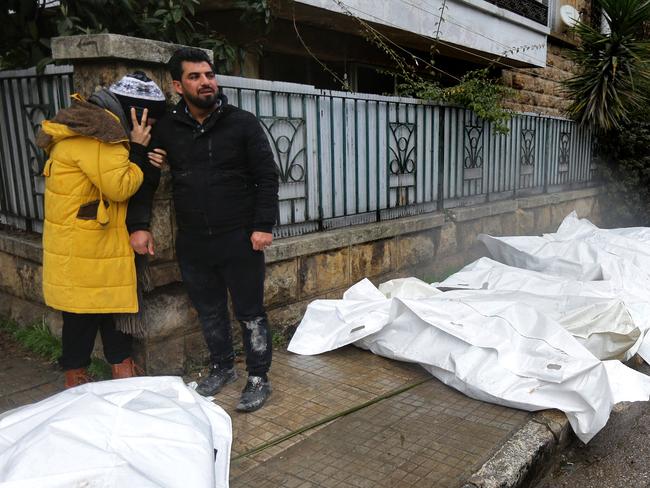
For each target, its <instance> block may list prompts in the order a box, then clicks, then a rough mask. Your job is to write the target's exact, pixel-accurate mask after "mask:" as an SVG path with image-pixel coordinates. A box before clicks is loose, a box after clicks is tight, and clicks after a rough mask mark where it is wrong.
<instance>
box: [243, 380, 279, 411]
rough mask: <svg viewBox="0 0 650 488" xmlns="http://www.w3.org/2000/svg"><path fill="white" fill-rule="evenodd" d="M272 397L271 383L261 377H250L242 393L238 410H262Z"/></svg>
mask: <svg viewBox="0 0 650 488" xmlns="http://www.w3.org/2000/svg"><path fill="white" fill-rule="evenodd" d="M270 395H271V382H270V381H269V380H265V379H264V378H262V377H261V376H249V377H248V381H247V382H246V386H245V387H244V389H243V390H242V392H241V397H240V398H239V403H238V404H237V410H238V411H240V412H254V411H255V410H258V409H260V408H262V406H263V405H264V402H266V399H267V398H268V397H269V396H270Z"/></svg>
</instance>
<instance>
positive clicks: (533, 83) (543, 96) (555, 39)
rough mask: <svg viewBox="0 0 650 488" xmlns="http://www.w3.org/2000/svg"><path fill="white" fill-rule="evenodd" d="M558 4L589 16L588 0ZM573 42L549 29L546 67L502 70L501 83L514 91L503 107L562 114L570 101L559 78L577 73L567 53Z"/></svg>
mask: <svg viewBox="0 0 650 488" xmlns="http://www.w3.org/2000/svg"><path fill="white" fill-rule="evenodd" d="M561 3H562V5H572V6H573V7H575V8H576V9H577V10H578V11H579V12H580V14H581V16H582V18H583V19H585V20H586V19H587V18H588V16H589V15H590V12H591V9H590V5H591V1H590V0H562V2H561ZM576 45H577V43H576V39H575V37H574V36H573V35H572V34H570V33H568V32H566V31H553V32H552V33H551V35H550V36H549V37H548V51H547V56H546V67H544V68H529V69H505V70H503V72H502V82H503V84H504V85H506V86H509V87H512V88H514V89H515V90H516V91H517V93H516V95H515V96H514V97H513V98H512V99H511V100H509V101H508V102H507V103H506V106H507V107H508V108H510V109H512V110H514V111H517V112H533V113H540V114H545V115H552V116H564V115H565V110H566V108H567V107H568V105H569V103H570V100H569V99H568V98H567V96H566V95H565V94H564V93H563V86H562V81H563V80H566V79H568V78H570V77H571V76H573V75H575V74H576V72H577V71H576V67H575V63H574V62H573V61H572V60H571V59H570V57H569V55H568V50H569V49H572V48H575V46H576Z"/></svg>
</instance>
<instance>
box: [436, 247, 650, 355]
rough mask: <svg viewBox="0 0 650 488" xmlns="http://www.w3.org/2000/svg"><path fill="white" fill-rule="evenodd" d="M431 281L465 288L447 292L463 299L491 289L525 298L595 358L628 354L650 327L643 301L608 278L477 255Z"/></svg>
mask: <svg viewBox="0 0 650 488" xmlns="http://www.w3.org/2000/svg"><path fill="white" fill-rule="evenodd" d="M436 285H437V286H438V287H440V288H442V289H455V290H463V289H464V290H468V291H467V292H464V293H463V292H461V291H454V292H452V293H454V294H457V295H458V294H460V295H458V296H464V297H467V299H471V297H472V296H473V295H477V294H478V295H482V294H483V295H484V294H495V295H496V296H498V297H499V299H501V300H512V301H519V302H523V303H526V304H527V305H530V306H532V307H533V308H535V309H536V310H537V311H538V312H540V313H542V314H544V315H546V316H548V317H550V318H552V319H553V320H555V321H557V322H558V323H559V324H561V325H562V326H563V327H564V328H565V329H567V330H568V331H569V332H570V333H571V334H572V335H573V336H574V337H575V338H576V339H577V340H578V342H580V343H581V344H582V345H583V346H585V347H586V348H587V349H588V350H589V351H590V352H591V353H592V354H594V355H595V356H596V357H597V358H598V359H620V360H628V359H630V358H631V357H632V356H633V355H634V354H635V353H636V352H637V351H638V349H639V347H640V346H641V342H642V339H643V334H644V333H645V331H646V330H647V329H648V327H650V315H649V314H648V312H649V311H648V306H647V303H639V301H638V299H637V298H636V297H634V296H630V295H629V294H628V293H627V292H625V291H624V290H622V289H620V288H618V287H617V286H615V285H614V283H613V282H611V281H578V280H572V279H568V278H562V277H558V276H552V275H547V274H544V273H540V272H537V271H530V270H524V269H519V268H514V267H511V266H507V265H505V264H502V263H499V262H497V261H493V260H491V259H489V258H481V259H479V260H478V261H475V262H473V263H471V264H469V265H468V266H466V267H465V268H463V269H462V270H460V271H458V272H457V273H454V274H453V275H451V276H449V277H448V278H447V279H445V280H444V281H443V282H441V283H437V284H436ZM471 290H474V291H471ZM637 312H638V313H637Z"/></svg>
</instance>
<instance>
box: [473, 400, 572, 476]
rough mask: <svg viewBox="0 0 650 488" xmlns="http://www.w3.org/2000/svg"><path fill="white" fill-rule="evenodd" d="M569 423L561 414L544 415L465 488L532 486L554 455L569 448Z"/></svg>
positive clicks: (518, 434) (522, 430) (520, 432)
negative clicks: (562, 449)
mask: <svg viewBox="0 0 650 488" xmlns="http://www.w3.org/2000/svg"><path fill="white" fill-rule="evenodd" d="M569 429H570V427H569V422H568V420H567V419H566V417H565V416H564V415H563V414H561V413H559V412H558V413H552V412H542V413H541V414H537V415H536V416H532V417H531V419H530V420H529V421H528V422H527V423H526V424H525V425H524V426H523V427H522V428H520V429H519V430H518V431H517V432H516V433H515V434H514V435H513V436H512V437H510V439H508V441H507V442H506V443H505V444H504V445H503V446H502V447H501V448H500V449H499V450H498V451H497V452H496V453H495V454H494V456H492V457H491V458H490V459H489V460H488V461H487V462H486V463H485V464H483V466H481V468H480V469H479V470H478V471H476V472H475V473H474V474H472V475H471V476H470V477H469V479H468V480H467V483H466V484H465V485H464V486H463V488H519V487H527V486H530V483H531V481H532V480H534V478H535V477H536V476H537V475H538V474H539V473H540V470H542V469H543V468H544V467H545V466H546V464H547V463H548V461H549V460H550V459H551V457H552V455H553V454H554V453H555V452H557V451H558V450H559V449H561V448H563V447H565V446H566V444H567V443H568V441H569V439H570V438H571V437H570V434H569Z"/></svg>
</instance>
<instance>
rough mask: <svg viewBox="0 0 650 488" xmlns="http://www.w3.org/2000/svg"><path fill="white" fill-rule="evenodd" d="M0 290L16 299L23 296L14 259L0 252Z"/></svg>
mask: <svg viewBox="0 0 650 488" xmlns="http://www.w3.org/2000/svg"><path fill="white" fill-rule="evenodd" d="M0 290H2V291H4V292H6V293H9V294H10V295H14V296H17V297H22V296H23V285H22V282H21V280H20V276H19V274H18V268H17V265H16V258H15V257H14V256H11V255H9V254H6V253H4V252H0Z"/></svg>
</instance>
